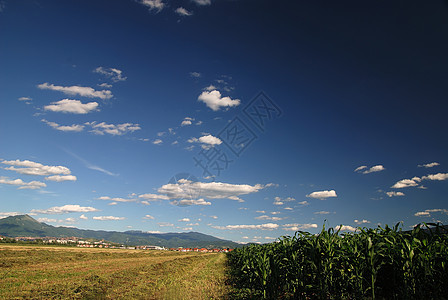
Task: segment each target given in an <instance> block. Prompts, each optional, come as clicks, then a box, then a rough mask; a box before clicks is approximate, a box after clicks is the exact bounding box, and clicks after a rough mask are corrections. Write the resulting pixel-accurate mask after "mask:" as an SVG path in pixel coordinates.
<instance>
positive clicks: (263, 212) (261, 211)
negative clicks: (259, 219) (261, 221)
mask: <svg viewBox="0 0 448 300" xmlns="http://www.w3.org/2000/svg"><path fill="white" fill-rule="evenodd" d="M256 213H259V214H265V213H266V211H264V210H257V211H256Z"/></svg>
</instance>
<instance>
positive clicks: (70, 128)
mask: <svg viewBox="0 0 448 300" xmlns="http://www.w3.org/2000/svg"><path fill="white" fill-rule="evenodd" d="M41 121H42V122H44V123H45V124H47V125H48V126H50V127H52V128H54V129H56V130H60V131H66V132H80V131H83V130H84V127H85V126H84V125H79V124H72V125H68V126H67V125H59V124H58V123H55V122H50V121H47V120H45V119H42V120H41Z"/></svg>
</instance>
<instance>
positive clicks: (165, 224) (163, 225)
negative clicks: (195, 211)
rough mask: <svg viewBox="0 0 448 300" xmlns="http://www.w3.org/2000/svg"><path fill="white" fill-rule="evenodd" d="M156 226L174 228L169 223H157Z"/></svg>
mask: <svg viewBox="0 0 448 300" xmlns="http://www.w3.org/2000/svg"><path fill="white" fill-rule="evenodd" d="M157 225H159V226H160V227H173V226H174V224H173V223H169V222H159V223H157Z"/></svg>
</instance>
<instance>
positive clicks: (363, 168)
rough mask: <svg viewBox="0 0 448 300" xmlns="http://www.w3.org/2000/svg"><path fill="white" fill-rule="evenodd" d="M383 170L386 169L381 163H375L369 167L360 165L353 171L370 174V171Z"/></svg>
mask: <svg viewBox="0 0 448 300" xmlns="http://www.w3.org/2000/svg"><path fill="white" fill-rule="evenodd" d="M384 170H386V168H384V166H383V165H376V166H373V167H371V168H368V167H367V166H360V167H357V168H356V169H355V172H358V173H362V174H370V173H375V172H381V171H384Z"/></svg>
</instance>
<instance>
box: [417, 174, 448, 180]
mask: <svg viewBox="0 0 448 300" xmlns="http://www.w3.org/2000/svg"><path fill="white" fill-rule="evenodd" d="M422 179H423V180H438V181H442V180H447V179H448V173H437V174H429V175H427V176H423V177H422Z"/></svg>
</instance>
